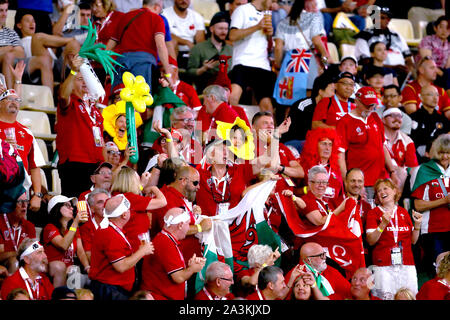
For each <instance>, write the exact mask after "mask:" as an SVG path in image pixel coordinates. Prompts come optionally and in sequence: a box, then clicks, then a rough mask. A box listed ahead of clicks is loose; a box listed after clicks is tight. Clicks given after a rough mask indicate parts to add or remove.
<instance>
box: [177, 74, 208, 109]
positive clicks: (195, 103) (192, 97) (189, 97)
mask: <svg viewBox="0 0 450 320" xmlns="http://www.w3.org/2000/svg"><path fill="white" fill-rule="evenodd" d="M174 93H175V94H176V95H177V96H178V98H180V99H181V100H183V102H184V103H185V104H186V105H187V106H188V107H190V108H192V109H194V108H197V107H201V106H202V103H201V102H200V99H199V98H198V95H197V91H195V89H194V87H193V86H191V85H190V84H188V83H186V82H184V81H180V82H179V83H178V86H177V87H176V88H175V91H174Z"/></svg>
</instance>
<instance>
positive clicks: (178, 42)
mask: <svg viewBox="0 0 450 320" xmlns="http://www.w3.org/2000/svg"><path fill="white" fill-rule="evenodd" d="M190 5H191V0H175V1H174V3H173V6H172V7H169V8H165V9H164V10H163V12H162V15H163V16H165V17H166V18H167V20H168V21H169V27H170V32H171V35H172V39H173V42H174V46H175V52H176V53H177V61H178V65H179V66H180V68H183V69H185V68H186V66H187V61H188V59H189V52H190V51H191V49H192V47H194V44H196V43H200V42H202V41H205V22H204V19H203V17H202V16H201V15H200V14H199V13H198V12H196V11H194V10H192V9H189V6H190Z"/></svg>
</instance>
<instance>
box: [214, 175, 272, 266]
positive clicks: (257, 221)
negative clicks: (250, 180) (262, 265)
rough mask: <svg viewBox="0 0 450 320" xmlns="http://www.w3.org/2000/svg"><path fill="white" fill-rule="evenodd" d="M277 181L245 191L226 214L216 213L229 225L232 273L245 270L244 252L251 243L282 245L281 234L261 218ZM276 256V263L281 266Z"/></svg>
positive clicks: (217, 217)
mask: <svg viewBox="0 0 450 320" xmlns="http://www.w3.org/2000/svg"><path fill="white" fill-rule="evenodd" d="M275 184H276V181H267V182H265V183H262V184H260V185H258V186H256V187H255V188H254V189H252V190H250V191H248V192H247V193H246V195H245V196H244V198H243V199H242V200H241V201H240V202H239V203H238V205H237V206H236V207H234V208H232V209H230V210H229V211H228V213H226V214H220V215H218V216H216V217H215V218H216V219H220V220H222V221H225V222H227V223H228V225H229V230H230V236H231V246H232V249H233V258H234V272H235V273H236V272H239V271H241V270H244V269H248V261H247V253H248V250H249V249H250V247H251V246H252V245H254V244H266V245H268V246H270V247H271V248H272V250H275V249H276V248H277V247H278V248H281V240H280V237H279V236H278V235H277V234H276V233H275V232H274V231H273V230H272V228H271V227H270V226H269V224H268V223H267V221H266V220H265V218H264V207H265V202H266V200H267V198H268V197H269V195H270V192H271V191H272V189H273V188H274V187H275ZM280 263H281V260H280V259H278V260H277V261H276V262H275V264H276V265H280Z"/></svg>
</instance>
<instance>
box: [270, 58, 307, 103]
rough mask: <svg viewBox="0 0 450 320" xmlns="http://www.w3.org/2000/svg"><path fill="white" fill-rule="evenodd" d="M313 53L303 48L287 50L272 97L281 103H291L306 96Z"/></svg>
mask: <svg viewBox="0 0 450 320" xmlns="http://www.w3.org/2000/svg"><path fill="white" fill-rule="evenodd" d="M312 58H313V54H312V53H311V51H309V50H305V49H293V50H290V51H287V52H286V54H285V56H284V59H283V63H282V64H281V69H280V72H279V74H278V77H277V81H276V83H275V89H274V93H273V97H274V99H275V100H276V101H277V102H278V103H279V104H283V105H292V104H293V103H294V102H295V101H297V100H300V99H303V98H305V97H306V88H307V83H308V76H309V71H310V64H311V59H312Z"/></svg>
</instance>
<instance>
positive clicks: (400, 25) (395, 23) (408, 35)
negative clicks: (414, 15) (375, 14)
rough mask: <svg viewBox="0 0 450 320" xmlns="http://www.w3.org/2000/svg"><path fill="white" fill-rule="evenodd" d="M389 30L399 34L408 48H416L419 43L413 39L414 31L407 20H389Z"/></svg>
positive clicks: (418, 40)
mask: <svg viewBox="0 0 450 320" xmlns="http://www.w3.org/2000/svg"><path fill="white" fill-rule="evenodd" d="M389 29H391V30H393V31H395V32H397V33H399V34H400V35H401V36H402V37H403V38H404V39H405V40H406V43H407V44H408V45H409V46H413V47H416V46H418V45H419V43H420V39H415V38H414V29H413V26H412V23H411V21H409V20H408V19H391V21H390V22H389Z"/></svg>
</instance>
